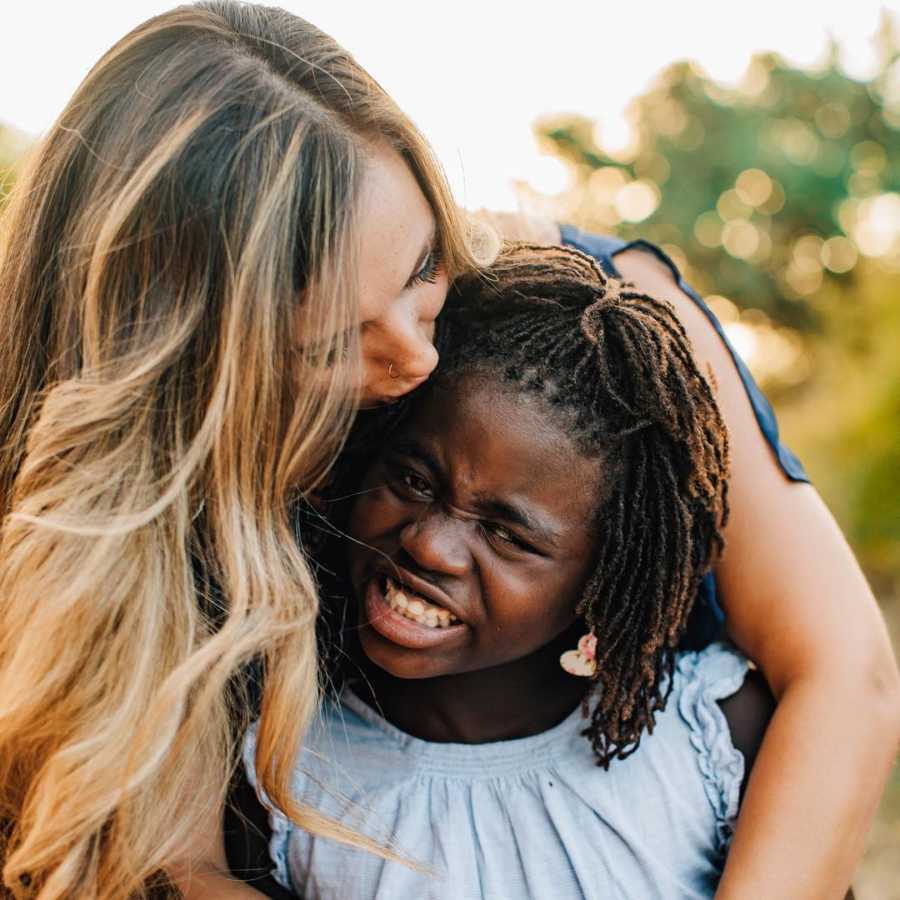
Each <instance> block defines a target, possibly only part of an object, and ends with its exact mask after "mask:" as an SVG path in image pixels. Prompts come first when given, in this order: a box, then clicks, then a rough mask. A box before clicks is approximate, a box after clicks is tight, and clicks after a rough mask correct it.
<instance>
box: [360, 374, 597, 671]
mask: <svg viewBox="0 0 900 900" xmlns="http://www.w3.org/2000/svg"><path fill="white" fill-rule="evenodd" d="M514 391H515V387H514V386H511V387H504V386H502V385H496V384H494V383H492V382H487V381H486V380H485V379H483V378H480V377H478V376H476V375H470V376H465V377H463V378H460V379H456V380H455V381H454V382H453V383H452V384H438V385H436V386H434V387H433V388H429V389H428V390H427V401H426V400H419V401H418V402H417V403H416V406H415V409H414V411H413V413H412V414H411V416H410V421H409V423H408V425H407V426H406V427H405V428H403V429H402V430H401V431H400V433H399V434H397V435H396V437H393V438H392V439H391V440H390V442H389V446H387V447H386V448H385V450H384V453H383V454H382V456H381V458H380V459H379V460H378V461H377V462H376V463H375V464H374V466H373V467H372V470H371V471H370V472H369V474H368V476H367V477H366V480H365V482H364V484H363V487H362V493H361V496H360V499H359V500H358V501H357V502H356V505H355V507H354V509H353V512H352V515H351V521H350V533H351V535H352V536H353V538H354V544H353V546H352V548H351V550H350V569H351V577H352V580H353V587H354V592H355V594H356V597H357V600H358V602H359V614H360V624H361V631H360V640H361V643H362V646H363V649H364V651H365V653H366V655H367V656H368V657H369V658H370V659H371V660H372V662H374V663H376V665H378V666H379V667H381V668H382V669H384V670H385V671H387V672H389V673H391V674H392V675H394V676H396V677H400V678H431V677H436V676H441V675H454V674H460V673H463V672H476V671H480V670H483V669H493V668H496V667H498V666H503V665H504V664H507V663H512V662H514V661H516V660H520V659H523V658H524V657H527V656H529V655H531V654H533V653H535V652H536V651H540V650H542V649H543V648H544V647H546V645H547V644H549V643H550V642H552V641H553V640H554V639H555V638H556V637H558V636H559V635H560V634H561V633H562V632H565V631H566V630H567V629H568V628H569V627H570V626H571V625H572V624H573V623H574V622H575V620H576V616H575V608H576V606H577V604H578V600H579V598H580V595H581V590H582V588H583V585H584V580H585V578H586V576H587V573H588V572H589V571H590V570H591V567H592V564H593V555H594V554H593V547H594V544H595V512H596V506H597V496H598V487H599V484H600V482H599V479H600V477H601V471H602V466H601V462H600V460H599V459H595V458H587V457H586V456H584V455H583V454H582V453H581V452H579V450H578V449H577V448H576V447H575V445H574V443H573V442H572V440H571V439H570V438H569V437H567V436H566V434H565V432H564V431H563V430H562V428H561V427H558V426H557V425H556V424H554V421H553V419H552V413H551V412H550V411H549V410H547V409H545V408H544V405H543V404H542V403H541V402H540V401H539V400H538V399H536V398H533V397H522V396H517V395H516V394H515V393H514ZM548 419H549V421H548Z"/></svg>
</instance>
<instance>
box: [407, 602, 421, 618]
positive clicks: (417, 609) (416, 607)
mask: <svg viewBox="0 0 900 900" xmlns="http://www.w3.org/2000/svg"><path fill="white" fill-rule="evenodd" d="M409 611H410V612H411V613H412V614H413V615H414V616H421V615H422V614H423V613H424V612H425V604H424V603H423V602H422V601H421V600H411V601H410V604H409Z"/></svg>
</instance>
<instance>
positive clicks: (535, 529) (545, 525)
mask: <svg viewBox="0 0 900 900" xmlns="http://www.w3.org/2000/svg"><path fill="white" fill-rule="evenodd" d="M476 505H477V507H478V510H479V512H481V513H483V514H484V515H485V516H487V517H489V518H492V519H501V520H503V521H504V522H509V523H510V525H518V526H519V527H520V528H523V529H524V530H526V531H527V532H529V534H531V535H533V536H534V537H535V538H537V539H538V540H539V541H541V542H542V543H545V544H549V545H550V546H551V547H556V546H557V545H558V544H559V538H560V535H559V532H558V531H557V530H556V529H555V528H554V527H553V526H552V525H550V523H549V522H545V521H543V520H541V519H540V518H539V517H538V516H535V515H533V514H532V513H531V512H530V511H529V510H528V509H526V508H525V507H524V506H522V505H521V504H519V503H516V502H514V501H510V500H501V499H500V498H499V497H479V498H478V499H477V500H476Z"/></svg>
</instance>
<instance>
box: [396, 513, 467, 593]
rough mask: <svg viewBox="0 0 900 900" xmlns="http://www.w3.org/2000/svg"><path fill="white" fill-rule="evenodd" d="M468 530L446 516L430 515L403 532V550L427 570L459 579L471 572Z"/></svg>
mask: <svg viewBox="0 0 900 900" xmlns="http://www.w3.org/2000/svg"><path fill="white" fill-rule="evenodd" d="M464 527H465V525H464V523H462V522H459V521H456V520H454V519H452V518H450V517H449V516H447V515H445V514H444V513H442V512H439V511H431V512H427V513H425V514H424V515H422V516H421V517H420V518H418V519H416V521H414V522H410V523H409V524H408V525H406V526H405V527H404V528H403V530H402V531H401V532H400V546H401V547H402V548H403V549H404V550H405V551H406V552H407V553H408V554H409V555H410V557H412V559H413V561H414V562H415V563H416V565H418V566H419V567H420V568H422V569H423V570H425V571H428V572H434V573H436V574H439V575H451V576H457V577H459V576H462V575H465V574H466V572H468V570H469V551H468V548H467V546H466V541H465V535H464V534H463V533H462V530H463V528H464Z"/></svg>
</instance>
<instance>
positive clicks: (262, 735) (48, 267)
mask: <svg viewBox="0 0 900 900" xmlns="http://www.w3.org/2000/svg"><path fill="white" fill-rule="evenodd" d="M376 141H387V142H388V144H390V146H392V147H393V148H395V149H396V150H397V151H398V152H399V153H400V154H401V155H402V156H403V157H404V159H405V160H406V161H407V163H408V165H409V166H410V168H411V170H412V172H413V173H414V175H415V176H416V178H417V180H418V182H419V184H420V185H421V187H422V190H423V192H424V193H425V195H426V197H427V199H428V200H429V202H430V204H431V206H432V209H433V210H434V214H435V217H436V219H437V226H438V234H439V239H440V242H441V243H442V245H443V246H442V250H443V258H444V260H445V265H446V266H447V268H448V270H449V273H450V275H451V276H452V275H454V274H456V273H457V272H459V271H462V270H464V269H466V268H468V267H469V266H471V265H473V264H474V263H475V261H476V260H475V255H477V253H476V252H475V251H473V250H472V249H471V248H472V247H473V246H474V245H473V244H472V237H471V232H469V231H468V230H467V228H466V226H465V225H464V223H463V221H462V220H461V218H460V214H459V212H458V211H457V210H456V208H455V207H454V206H453V204H452V202H451V199H450V197H449V194H448V191H447V188H446V186H445V184H444V181H443V178H442V176H441V173H440V171H439V170H438V168H437V166H436V164H435V162H434V160H433V159H432V157H431V155H430V153H429V150H428V148H427V146H426V145H425V143H424V141H423V140H422V138H421V137H420V136H419V135H418V133H417V132H416V131H415V129H414V128H413V126H412V125H411V124H410V123H409V122H408V120H407V119H406V118H405V117H404V116H403V115H402V114H401V113H400V111H399V110H398V109H397V107H396V106H395V105H394V104H393V102H392V101H391V100H390V99H389V98H388V97H387V95H386V94H385V93H384V91H383V90H382V89H381V88H380V87H379V86H378V85H377V84H376V83H375V82H374V81H373V79H372V78H371V77H370V76H369V75H367V74H366V73H365V72H364V71H363V70H362V69H361V68H360V67H359V66H358V65H357V64H356V62H355V61H354V60H353V58H352V57H351V56H350V55H349V54H347V53H346V52H345V51H344V50H342V49H341V48H340V47H339V46H338V45H337V44H336V43H335V42H334V41H333V40H332V39H330V38H329V37H328V36H327V35H324V34H323V33H322V32H320V31H318V30H317V29H315V28H314V27H312V26H311V25H309V24H308V23H307V22H305V21H303V20H301V19H298V18H296V17H293V16H290V15H288V14H287V13H284V12H282V11H280V10H276V9H270V8H264V7H255V6H251V5H239V4H236V3H230V2H208V3H201V4H198V5H197V6H189V7H180V8H178V9H176V10H174V11H172V12H170V13H167V14H164V15H161V16H159V17H157V18H154V19H151V20H150V21H148V22H147V23H145V24H144V25H142V26H140V27H138V28H137V29H136V30H134V31H133V32H132V33H130V34H129V35H127V36H126V37H125V38H123V39H122V40H121V41H120V42H119V43H117V44H116V45H115V46H114V47H113V48H112V49H111V50H110V51H109V52H108V53H107V54H106V55H105V56H104V57H103V58H102V59H101V60H100V62H99V63H98V64H97V65H96V66H95V67H94V69H93V70H92V71H91V72H90V74H89V75H88V77H87V78H86V80H85V82H84V83H83V84H82V85H81V87H80V88H79V90H78V91H77V93H76V94H75V96H74V97H73V98H72V100H71V101H70V103H69V104H68V106H67V107H66V109H65V110H64V112H63V113H62V115H61V117H60V119H59V120H58V122H57V123H56V124H55V125H54V127H53V128H52V129H51V130H50V132H49V134H48V135H47V137H46V138H45V139H44V141H43V142H42V144H41V146H40V147H39V149H38V150H37V152H36V153H35V155H34V157H33V159H32V161H31V163H30V166H29V167H28V170H27V171H26V172H25V173H24V174H23V176H22V177H21V178H20V181H19V184H18V185H17V188H16V189H15V192H14V195H13V198H12V200H11V202H10V205H9V207H8V208H7V210H6V212H5V213H4V220H3V231H4V233H3V243H2V248H0V253H2V255H0V361H2V362H0V435H2V439H3V444H2V447H0V515H2V517H3V523H2V534H0V604H2V608H0V860H2V864H3V879H4V883H5V884H6V886H7V887H8V888H9V889H10V890H11V891H12V892H13V894H15V895H17V896H21V895H24V894H28V895H29V896H37V897H39V898H41V900H52V898H63V897H65V898H82V897H84V898H88V897H91V898H121V897H131V896H145V895H146V892H147V890H148V887H147V886H148V884H150V883H151V882H153V881H154V879H155V877H156V875H158V873H159V872H160V871H161V870H163V869H164V868H165V867H166V866H167V865H169V864H170V863H171V861H172V860H173V859H176V858H177V857H178V855H179V853H180V852H183V848H184V846H186V845H188V844H189V843H190V839H191V836H192V835H193V834H194V833H196V831H197V830H198V829H199V828H200V827H201V826H202V824H203V823H204V822H205V821H208V819H209V817H210V816H217V815H220V814H221V809H222V804H223V802H224V796H225V790H226V785H227V780H228V777H229V772H230V769H231V766H232V765H233V764H234V762H235V741H236V737H237V736H238V735H239V734H240V732H241V726H242V725H243V724H244V723H245V720H246V703H245V702H244V701H243V700H242V697H243V693H244V690H245V688H246V685H245V684H244V681H245V676H243V675H242V674H241V673H242V672H243V671H244V667H245V666H246V664H247V663H248V662H249V661H251V660H259V661H261V663H262V666H263V668H264V671H265V676H266V677H265V687H264V693H263V699H262V711H261V722H260V729H259V738H258V748H259V749H258V757H257V764H258V772H259V778H260V782H261V785H262V787H263V788H264V789H265V791H266V793H267V794H268V796H269V797H270V798H271V799H272V800H273V801H274V802H275V803H277V804H278V805H279V806H280V807H281V808H282V809H284V810H285V811H287V812H288V813H289V814H290V815H292V817H294V818H295V819H297V821H298V822H299V823H300V824H301V825H303V826H305V827H307V828H309V829H311V830H317V831H319V832H320V833H326V834H332V835H333V836H338V837H343V838H345V839H347V838H349V839H351V840H353V835H352V834H350V833H342V832H341V831H340V829H339V828H338V827H337V826H334V825H333V824H332V823H329V822H327V821H325V820H322V819H321V818H320V817H317V816H316V814H315V813H314V812H312V811H310V810H306V809H300V808H297V806H296V805H295V804H294V803H293V801H292V800H291V796H290V791H289V779H290V769H291V765H292V761H293V753H294V749H295V747H296V745H297V743H298V741H299V739H300V737H301V733H302V729H303V727H304V725H305V724H306V722H307V721H308V719H309V717H310V715H311V713H312V711H313V709H314V706H315V703H316V699H317V693H316V659H315V638H314V628H313V623H314V620H315V617H316V613H317V595H316V586H315V583H314V580H313V577H312V575H311V572H310V569H309V566H308V565H307V561H306V558H305V556H304V554H303V550H302V548H301V547H300V546H299V545H298V543H297V540H296V537H295V534H294V531H293V529H292V527H291V516H290V506H291V502H292V501H294V500H296V499H297V497H298V496H299V497H301V498H302V497H303V496H304V495H305V494H307V493H308V492H309V491H310V490H311V489H312V488H313V487H314V486H315V485H316V484H317V483H318V482H319V481H320V479H321V478H322V476H323V474H324V473H325V472H326V471H327V469H328V467H329V466H330V464H331V462H332V460H333V459H334V456H335V454H336V453H337V451H338V449H339V448H340V446H341V444H342V441H343V439H344V437H345V434H346V431H347V428H348V426H349V422H350V419H351V417H352V414H353V400H354V397H353V387H352V385H353V384H354V383H355V382H356V375H357V371H358V366H359V365H360V363H359V353H358V347H357V343H358V340H357V334H356V323H357V300H356V296H355V290H356V268H355V264H356V251H357V246H356V231H355V210H356V202H355V201H356V198H357V195H358V190H359V184H360V179H361V177H362V173H363V171H364V166H365V156H366V153H367V152H368V151H367V148H370V147H371V144H372V143H373V142H376ZM473 253H474V254H475V255H473ZM301 330H302V340H300V339H298V337H297V335H298V331H301ZM323 341H324V342H325V343H326V344H330V345H331V346H332V349H333V350H336V351H337V352H338V353H344V352H345V351H346V352H349V358H350V360H351V364H349V365H346V366H343V365H342V366H334V367H330V368H329V367H328V366H327V364H326V363H325V362H324V360H325V358H326V354H323V353H321V351H320V350H317V351H316V352H312V351H310V350H309V349H308V348H309V347H310V346H312V345H319V346H321V344H322V342H323ZM342 344H344V345H346V346H341V345H342ZM223 597H224V598H226V600H222V598H223Z"/></svg>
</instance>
